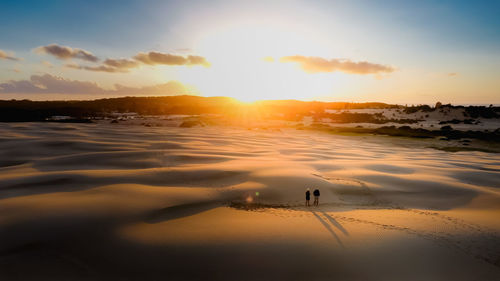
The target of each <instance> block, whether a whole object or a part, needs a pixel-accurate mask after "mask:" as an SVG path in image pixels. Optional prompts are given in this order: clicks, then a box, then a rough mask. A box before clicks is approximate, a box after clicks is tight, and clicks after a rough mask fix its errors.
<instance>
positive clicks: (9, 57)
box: [0, 50, 21, 61]
mask: <svg viewBox="0 0 500 281" xmlns="http://www.w3.org/2000/svg"><path fill="white" fill-rule="evenodd" d="M0 59H3V60H12V61H20V60H21V59H20V58H16V57H15V56H13V55H9V54H8V53H7V52H5V51H3V50H0Z"/></svg>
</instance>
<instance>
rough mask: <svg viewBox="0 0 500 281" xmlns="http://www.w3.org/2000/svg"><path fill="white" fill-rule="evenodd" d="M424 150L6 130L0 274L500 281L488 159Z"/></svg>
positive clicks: (344, 139)
mask: <svg viewBox="0 0 500 281" xmlns="http://www.w3.org/2000/svg"><path fill="white" fill-rule="evenodd" d="M426 146H427V145H426V144H422V142H419V141H418V140H409V139H398V138H389V137H375V136H339V135H331V134H326V133H321V132H311V131H298V130H293V129H282V130H281V131H266V130H257V131H256V130H246V129H241V128H224V127H217V126H214V127H204V128H174V127H144V126H134V125H126V124H108V123H98V124H57V123H2V124H0V280H500V220H499V219H498V218H499V216H500V189H499V187H500V156H499V155H498V154H494V153H484V152H475V151H474V152H456V153H450V152H444V151H438V150H434V149H430V148H426ZM307 187H310V188H319V189H320V190H321V198H320V203H321V204H320V206H319V207H305V206H304V200H303V199H304V192H305V189H306V188H307Z"/></svg>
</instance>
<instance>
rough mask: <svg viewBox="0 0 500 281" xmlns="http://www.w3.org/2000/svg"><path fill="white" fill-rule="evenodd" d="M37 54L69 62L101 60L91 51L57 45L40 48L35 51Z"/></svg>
mask: <svg viewBox="0 0 500 281" xmlns="http://www.w3.org/2000/svg"><path fill="white" fill-rule="evenodd" d="M35 52H37V53H41V54H49V55H52V56H54V57H56V58H58V59H62V60H68V59H81V60H84V61H90V62H97V61H99V58H98V57H96V56H95V55H94V54H92V53H91V52H89V51H85V50H82V49H78V48H71V47H68V46H61V45H57V44H50V45H47V46H40V47H38V48H36V49H35Z"/></svg>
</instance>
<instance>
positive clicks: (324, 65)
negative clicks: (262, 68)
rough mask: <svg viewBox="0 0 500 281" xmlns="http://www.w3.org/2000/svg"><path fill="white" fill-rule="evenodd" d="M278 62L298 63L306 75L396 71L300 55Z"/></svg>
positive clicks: (386, 67)
mask: <svg viewBox="0 0 500 281" xmlns="http://www.w3.org/2000/svg"><path fill="white" fill-rule="evenodd" d="M280 62H284V63H286V62H292V63H298V64H299V65H300V67H301V68H302V70H304V71H305V72H307V73H319V72H335V71H341V72H346V73H352V74H381V73H391V72H394V71H395V70H396V69H395V68H394V67H392V66H388V65H382V64H377V63H370V62H366V61H361V62H353V61H351V60H347V59H324V58H320V57H305V56H300V55H296V56H287V57H281V58H280Z"/></svg>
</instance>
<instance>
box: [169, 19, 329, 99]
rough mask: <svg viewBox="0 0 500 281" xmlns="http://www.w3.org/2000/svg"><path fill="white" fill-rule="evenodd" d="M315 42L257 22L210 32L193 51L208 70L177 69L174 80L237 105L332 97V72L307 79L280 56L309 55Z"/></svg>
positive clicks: (300, 35) (205, 94)
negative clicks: (207, 64) (238, 102)
mask: <svg viewBox="0 0 500 281" xmlns="http://www.w3.org/2000/svg"><path fill="white" fill-rule="evenodd" d="M314 41H315V40H314V38H310V37H309V36H308V35H304V34H298V33H296V32H295V31H293V30H283V29H282V28H279V27H274V28H273V27H269V26H264V25H260V24H257V23H251V24H248V23H247V24H240V25H238V26H233V27H231V28H220V29H215V30H214V31H213V32H212V33H210V34H207V35H206V36H204V37H203V38H201V39H200V42H199V45H198V46H197V52H199V53H202V54H204V55H205V56H206V57H207V59H208V61H210V63H211V67H210V68H189V69H180V70H179V74H178V75H179V76H178V77H179V80H180V81H181V82H183V83H187V84H190V85H194V86H196V87H197V89H198V91H199V92H200V94H201V95H204V96H230V97H234V98H237V99H239V100H241V101H246V102H252V101H256V100H262V99H297V98H300V99H304V98H306V99H307V98H313V97H315V96H324V95H329V94H331V93H332V89H333V85H334V83H335V82H334V81H335V77H336V76H335V74H334V75H332V74H331V73H330V74H329V75H322V74H317V75H309V74H307V73H304V72H303V71H301V70H300V69H298V68H297V67H296V66H294V65H290V64H283V63H279V62H278V59H279V57H281V56H284V55H289V54H295V53H314V52H316V51H317V50H316V49H317V48H316V47H315V45H314Z"/></svg>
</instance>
